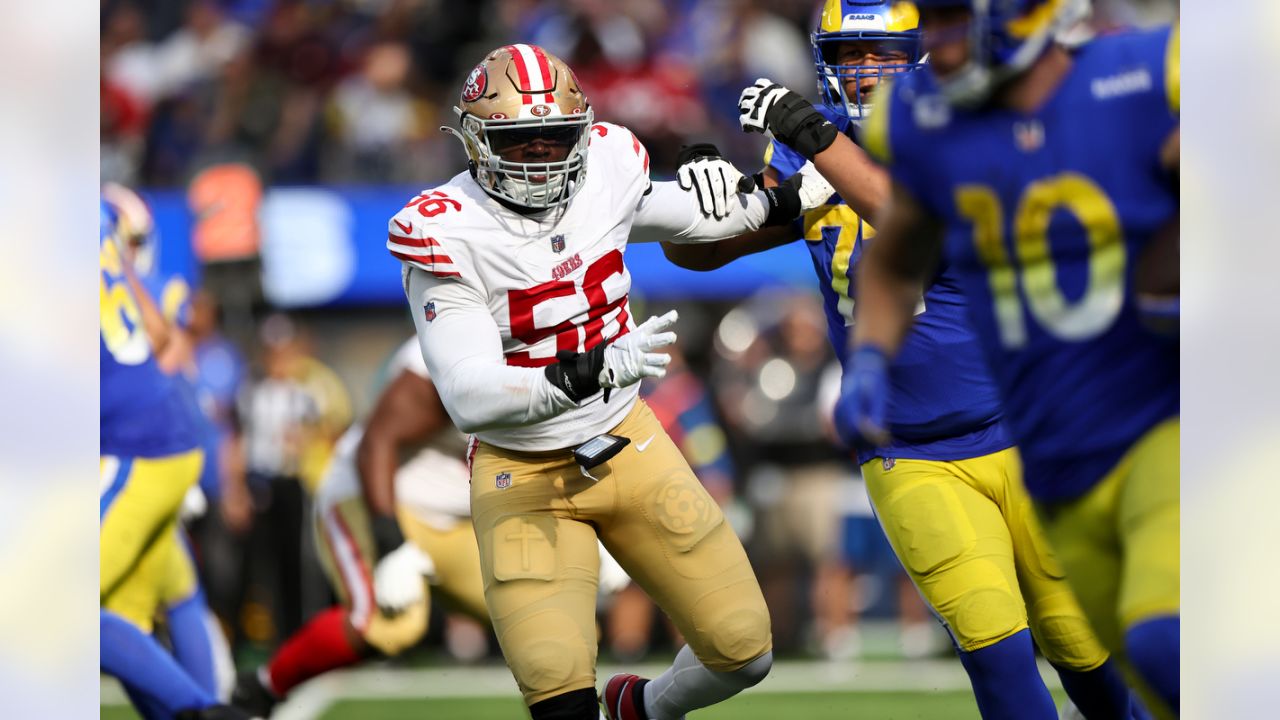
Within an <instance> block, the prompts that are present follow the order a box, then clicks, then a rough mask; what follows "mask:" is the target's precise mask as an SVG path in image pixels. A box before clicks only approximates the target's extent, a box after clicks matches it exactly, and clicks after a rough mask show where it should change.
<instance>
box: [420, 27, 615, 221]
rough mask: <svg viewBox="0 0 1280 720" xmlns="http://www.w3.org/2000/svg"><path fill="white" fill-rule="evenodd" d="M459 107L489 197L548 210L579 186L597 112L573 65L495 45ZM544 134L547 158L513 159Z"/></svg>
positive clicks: (530, 48)
mask: <svg viewBox="0 0 1280 720" xmlns="http://www.w3.org/2000/svg"><path fill="white" fill-rule="evenodd" d="M454 111H455V112H457V113H458V118H459V124H460V125H461V129H462V133H461V138H462V144H463V145H464V146H465V147H466V150H467V157H468V158H470V160H471V172H472V175H473V176H474V177H475V179H476V182H478V183H479V184H480V187H482V188H484V189H485V192H487V193H489V194H490V195H492V196H494V197H496V198H499V199H501V200H505V201H507V202H510V203H513V204H515V205H518V206H521V207H525V208H532V209H545V208H551V207H556V206H558V205H563V204H564V203H566V202H568V201H569V199H570V198H572V197H573V196H574V194H575V193H576V192H577V191H578V189H579V188H581V187H582V182H583V179H584V177H585V175H586V171H587V143H588V140H589V138H588V132H587V131H588V129H589V128H590V127H591V123H592V121H593V117H594V115H593V114H592V112H591V105H590V104H589V103H588V102H587V96H586V95H584V94H583V92H582V88H580V87H579V86H578V79H577V78H576V77H574V75H573V71H572V70H570V69H569V66H568V65H566V64H565V63H564V61H563V60H561V59H560V58H558V57H556V56H555V55H552V54H551V53H549V52H547V51H546V50H543V49H542V48H540V47H538V46H537V45H524V44H519V45H505V46H503V47H500V48H498V49H497V50H494V51H493V52H491V53H489V54H488V55H487V56H486V57H485V59H484V60H483V61H481V62H480V64H479V65H477V66H476V67H475V69H474V70H472V71H471V74H470V75H468V76H467V81H466V82H465V83H464V84H463V86H462V96H461V98H460V99H459V100H458V106H457V107H456V108H454ZM442 129H444V130H446V131H451V130H452V129H451V128H442ZM539 140H540V141H542V143H543V144H544V145H545V146H546V147H543V148H540V150H541V151H542V155H543V157H544V158H547V159H546V160H543V161H537V162H532V161H520V160H518V159H516V158H524V160H530V159H531V158H526V157H524V156H525V155H527V154H529V153H526V152H523V150H524V149H525V148H528V147H529V146H531V145H532V144H533V143H534V142H535V141H539ZM547 148H550V152H549V153H548V152H547ZM566 151H567V154H562V153H566ZM534 154H535V155H536V154H537V153H534Z"/></svg>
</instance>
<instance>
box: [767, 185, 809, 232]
mask: <svg viewBox="0 0 1280 720" xmlns="http://www.w3.org/2000/svg"><path fill="white" fill-rule="evenodd" d="M764 196H765V197H766V198H768V200H769V214H768V215H767V216H765V219H764V225H763V226H762V227H775V226H778V225H786V224H787V223H789V222H791V221H792V220H795V219H796V218H797V217H799V216H800V173H796V174H795V175H792V176H791V177H789V178H787V179H786V182H783V183H782V184H781V185H777V186H775V187H771V188H765V189H764Z"/></svg>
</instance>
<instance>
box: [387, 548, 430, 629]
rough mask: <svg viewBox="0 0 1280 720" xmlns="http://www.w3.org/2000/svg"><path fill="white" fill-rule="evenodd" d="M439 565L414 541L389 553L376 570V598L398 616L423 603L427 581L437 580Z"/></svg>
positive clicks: (391, 613) (389, 612)
mask: <svg viewBox="0 0 1280 720" xmlns="http://www.w3.org/2000/svg"><path fill="white" fill-rule="evenodd" d="M435 574H436V564H435V563H434V562H432V560H431V557H430V556H429V555H427V554H426V553H424V552H422V550H421V549H420V548H419V547H418V546H417V545H414V544H413V543H411V542H406V543H405V544H403V545H401V546H400V547H398V548H396V549H395V550H392V551H391V552H389V553H387V554H386V556H385V557H383V558H382V559H381V560H379V561H378V565H377V567H375V568H374V569H373V597H374V600H376V601H377V603H378V608H379V609H380V610H382V611H383V612H384V613H387V614H389V615H394V614H396V613H398V612H401V611H403V610H405V609H406V608H408V607H409V606H410V605H413V604H415V603H418V602H421V601H422V599H423V598H424V597H425V593H426V589H425V587H424V583H423V581H424V580H427V581H430V580H432V579H434V577H435Z"/></svg>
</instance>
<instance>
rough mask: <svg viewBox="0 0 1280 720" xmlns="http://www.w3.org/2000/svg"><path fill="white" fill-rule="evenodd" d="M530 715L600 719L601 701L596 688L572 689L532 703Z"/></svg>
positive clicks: (546, 719)
mask: <svg viewBox="0 0 1280 720" xmlns="http://www.w3.org/2000/svg"><path fill="white" fill-rule="evenodd" d="M529 715H530V716H532V717H533V720H599V718H600V702H599V700H598V699H597V698H596V689H595V688H582V689H581V690H570V691H569V692H567V693H563V694H560V695H557V696H555V697H553V698H548V699H546V700H543V701H542V702H536V703H534V704H532V705H530V706H529Z"/></svg>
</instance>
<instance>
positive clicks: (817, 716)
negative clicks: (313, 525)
mask: <svg viewBox="0 0 1280 720" xmlns="http://www.w3.org/2000/svg"><path fill="white" fill-rule="evenodd" d="M104 717H105V716H104ZM418 717H422V718H459V720H464V719H465V720H510V719H511V718H522V717H527V716H526V715H525V714H524V708H523V705H522V703H521V702H520V700H519V699H517V698H452V699H448V700H423V701H411V700H407V701H379V702H374V701H367V702H364V701H351V700H343V701H340V702H339V703H338V704H336V705H334V706H333V707H331V708H330V709H329V710H328V711H327V712H326V713H325V714H324V715H322V716H321V718H323V720H356V719H357V718H358V719H359V720H400V719H402V718H418ZM689 717H690V718H691V719H693V718H696V719H697V720H780V719H783V718H799V719H803V720H827V719H828V718H830V720H836V719H837V718H839V720H849V719H850V718H880V719H883V720H891V719H894V718H899V719H901V720H908V719H910V720H959V719H960V718H964V719H966V720H968V719H969V718H977V717H978V708H977V706H976V705H974V703H973V697H972V696H971V695H969V694H968V693H962V692H948V693H937V694H929V695H922V694H919V693H866V692H858V693H769V694H758V695H750V696H747V697H740V698H736V699H733V700H730V701H728V702H726V703H723V704H721V705H717V706H716V707H713V708H708V709H706V710H699V711H698V712H696V713H693V714H692V715H690V716H689Z"/></svg>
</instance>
